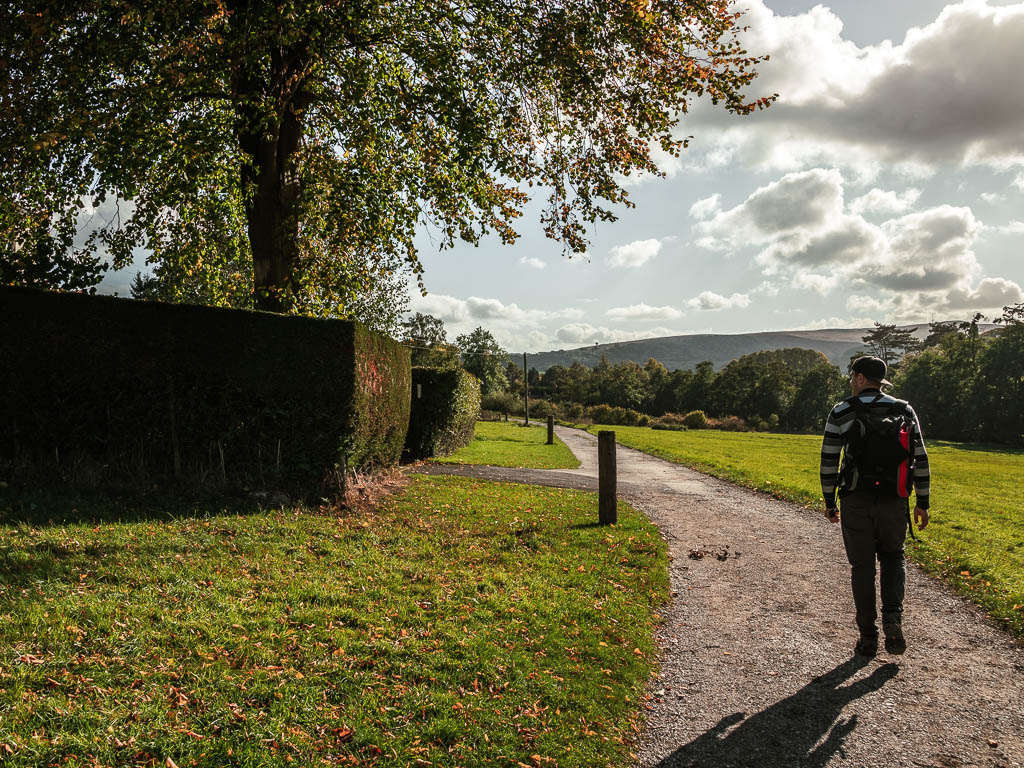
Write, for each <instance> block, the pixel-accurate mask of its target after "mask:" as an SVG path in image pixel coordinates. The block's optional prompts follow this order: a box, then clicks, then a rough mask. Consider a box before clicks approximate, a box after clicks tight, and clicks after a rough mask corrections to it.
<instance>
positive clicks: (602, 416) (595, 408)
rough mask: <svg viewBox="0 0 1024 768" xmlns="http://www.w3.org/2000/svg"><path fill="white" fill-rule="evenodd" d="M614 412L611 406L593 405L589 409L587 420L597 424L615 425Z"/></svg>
mask: <svg viewBox="0 0 1024 768" xmlns="http://www.w3.org/2000/svg"><path fill="white" fill-rule="evenodd" d="M613 410H614V409H613V408H612V407H611V406H610V405H592V406H591V407H590V408H588V409H587V412H586V413H587V418H589V419H590V420H591V421H592V422H594V423H595V424H614V423H615V422H614V421H612V419H613V416H612V413H613Z"/></svg>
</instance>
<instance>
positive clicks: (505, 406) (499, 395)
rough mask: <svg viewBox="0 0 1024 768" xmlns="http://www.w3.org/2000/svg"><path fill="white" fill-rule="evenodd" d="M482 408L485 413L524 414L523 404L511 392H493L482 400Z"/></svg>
mask: <svg viewBox="0 0 1024 768" xmlns="http://www.w3.org/2000/svg"><path fill="white" fill-rule="evenodd" d="M480 408H481V410H485V411H498V412H499V413H513V414H516V413H522V412H523V403H522V400H520V399H519V398H518V397H516V396H515V395H513V394H512V393H511V392H492V393H491V394H489V395H483V396H482V397H481V398H480Z"/></svg>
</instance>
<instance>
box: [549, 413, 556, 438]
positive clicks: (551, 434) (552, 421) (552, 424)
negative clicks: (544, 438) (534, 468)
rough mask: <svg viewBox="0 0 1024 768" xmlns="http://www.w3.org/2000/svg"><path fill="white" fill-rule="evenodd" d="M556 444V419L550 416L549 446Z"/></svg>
mask: <svg viewBox="0 0 1024 768" xmlns="http://www.w3.org/2000/svg"><path fill="white" fill-rule="evenodd" d="M554 444H555V417H554V416H551V415H550V414H549V415H548V445H554Z"/></svg>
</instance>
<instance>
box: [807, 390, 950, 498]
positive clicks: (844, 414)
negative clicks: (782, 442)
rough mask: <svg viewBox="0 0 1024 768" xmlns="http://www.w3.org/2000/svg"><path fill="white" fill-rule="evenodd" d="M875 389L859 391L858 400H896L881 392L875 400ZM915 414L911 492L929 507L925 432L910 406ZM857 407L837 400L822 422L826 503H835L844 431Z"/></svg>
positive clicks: (822, 469)
mask: <svg viewBox="0 0 1024 768" xmlns="http://www.w3.org/2000/svg"><path fill="white" fill-rule="evenodd" d="M878 395H879V391H878V390H877V389H866V390H864V391H863V392H861V393H860V395H859V397H860V400H861V402H863V403H868V404H871V403H872V401H874V402H876V403H877V404H878V406H884V405H887V404H889V403H893V402H895V400H896V399H895V398H894V397H890V396H889V395H885V394H883V395H882V396H881V397H880V398H879V399H878V400H875V398H876V397H878ZM907 407H908V408H909V409H910V413H911V414H912V415H913V418H914V432H913V434H912V435H911V440H912V444H913V445H914V461H915V464H916V466H915V468H914V494H915V495H916V496H917V506H919V507H921V509H928V503H929V480H930V478H931V474H930V472H929V470H928V452H927V451H926V450H925V447H924V436H923V435H922V434H921V425H920V424H919V423H918V421H917V414H916V413H914V409H913V408H910V406H907ZM856 415H857V414H856V411H854V409H853V406H851V405H850V404H849V403H847V402H846V401H845V400H844V401H843V402H841V403H837V404H836V405H835V407H833V408H832V411H831V413H829V415H828V421H827V422H826V423H825V437H824V439H823V440H822V441H821V493H822V495H823V496H824V497H825V506H826V507H829V508H831V507H834V506H835V505H836V486H837V485H838V483H839V474H840V456H841V454H842V450H843V446H844V444H845V442H846V433H847V432H848V431H849V429H850V426H851V425H852V424H853V422H854V419H855V418H856Z"/></svg>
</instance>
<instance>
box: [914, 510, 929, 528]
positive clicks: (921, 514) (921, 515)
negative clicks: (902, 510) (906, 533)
mask: <svg viewBox="0 0 1024 768" xmlns="http://www.w3.org/2000/svg"><path fill="white" fill-rule="evenodd" d="M914 522H915V523H917V530H919V531H923V530H924V529H925V528H926V527H927V525H928V510H927V509H921V507H914Z"/></svg>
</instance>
